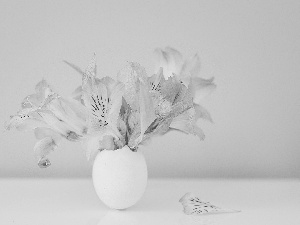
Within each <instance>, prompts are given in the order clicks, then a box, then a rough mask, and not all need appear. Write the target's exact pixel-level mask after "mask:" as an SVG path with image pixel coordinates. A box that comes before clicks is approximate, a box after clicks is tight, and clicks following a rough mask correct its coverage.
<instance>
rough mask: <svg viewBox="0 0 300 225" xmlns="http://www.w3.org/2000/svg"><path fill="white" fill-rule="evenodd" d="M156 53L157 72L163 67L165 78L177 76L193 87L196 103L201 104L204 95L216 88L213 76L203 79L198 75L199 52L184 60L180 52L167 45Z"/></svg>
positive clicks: (187, 85) (186, 84)
mask: <svg viewBox="0 0 300 225" xmlns="http://www.w3.org/2000/svg"><path fill="white" fill-rule="evenodd" d="M155 54H156V56H157V57H156V58H157V59H156V66H155V74H157V73H158V72H159V70H160V68H162V69H163V75H164V77H165V79H168V78H169V77H176V78H177V79H178V80H179V81H180V82H182V83H183V84H184V85H185V86H186V87H189V88H190V89H191V92H192V95H193V101H194V103H196V104H199V103H200V101H201V99H202V98H203V97H205V96H207V95H208V94H210V93H211V92H212V91H214V90H215V88H216V85H215V84H214V83H213V80H214V79H213V78H211V79H203V78H200V77H198V75H199V73H200V60H199V56H198V55H197V54H196V55H194V56H193V57H191V58H189V59H187V60H183V57H182V55H181V54H180V52H178V51H177V50H175V49H173V48H170V47H166V48H165V49H164V50H162V49H156V50H155Z"/></svg>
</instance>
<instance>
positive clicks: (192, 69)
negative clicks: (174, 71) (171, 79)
mask: <svg viewBox="0 0 300 225" xmlns="http://www.w3.org/2000/svg"><path fill="white" fill-rule="evenodd" d="M200 67H201V64H200V59H199V56H198V54H196V55H194V56H193V57H191V58H189V59H188V60H186V61H185V63H184V64H183V66H182V69H181V72H180V76H179V79H180V80H181V81H182V82H183V84H184V85H185V86H186V87H188V85H189V83H190V78H191V77H196V76H198V75H199V73H200Z"/></svg>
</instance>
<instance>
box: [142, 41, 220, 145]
mask: <svg viewBox="0 0 300 225" xmlns="http://www.w3.org/2000/svg"><path fill="white" fill-rule="evenodd" d="M155 53H156V55H157V62H156V68H155V74H154V75H153V76H151V77H150V78H149V79H148V81H149V83H150V86H151V91H150V93H151V96H152V98H153V102H154V105H155V112H156V115H157V117H158V119H157V123H156V124H155V123H154V124H153V127H154V126H155V129H153V128H151V129H152V133H155V132H159V133H161V132H162V131H163V132H166V131H167V130H168V129H167V128H172V129H177V130H180V131H183V132H185V133H189V134H195V135H197V136H198V137H199V138H200V139H201V140H203V139H204V137H205V136H204V133H203V131H202V130H201V129H200V128H199V127H198V126H197V124H196V123H197V120H198V119H199V118H203V119H206V120H209V121H211V122H212V119H211V117H210V114H209V113H208V111H207V110H206V109H205V108H203V107H202V106H200V105H199V101H200V100H201V98H203V97H204V96H205V95H207V94H209V93H210V92H211V91H213V90H214V89H215V87H216V86H215V84H214V83H213V79H209V80H205V79H202V78H200V77H197V75H198V74H199V70H200V61H199V57H198V56H197V55H195V56H194V57H192V58H191V59H189V60H186V61H184V60H183V58H182V56H181V54H180V53H179V52H178V51H176V50H175V49H172V48H169V47H167V48H165V50H162V49H156V50H155ZM158 123H161V124H163V123H164V125H163V126H162V125H160V126H158ZM158 129H159V130H158ZM149 133H150V132H149Z"/></svg>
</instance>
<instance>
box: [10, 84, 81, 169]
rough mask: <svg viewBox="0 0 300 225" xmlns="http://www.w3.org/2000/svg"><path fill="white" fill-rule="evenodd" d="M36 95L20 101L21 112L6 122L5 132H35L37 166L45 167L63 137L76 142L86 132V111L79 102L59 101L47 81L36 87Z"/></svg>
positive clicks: (58, 97)
mask: <svg viewBox="0 0 300 225" xmlns="http://www.w3.org/2000/svg"><path fill="white" fill-rule="evenodd" d="M35 89H36V93H35V94H32V95H29V96H27V97H26V98H25V99H24V101H23V102H22V110H20V111H19V112H18V113H17V115H15V116H12V117H11V119H10V120H9V121H8V122H7V123H6V129H7V130H10V129H12V128H16V129H18V130H31V129H34V131H35V136H36V137H37V139H39V141H38V142H37V143H36V145H35V147H34V152H35V155H36V157H37V159H38V165H39V166H40V167H48V166H49V165H50V161H49V160H48V159H47V157H46V156H47V155H48V154H49V153H50V152H51V151H53V150H54V149H55V148H56V147H57V146H58V143H59V142H60V140H61V139H62V138H66V139H67V140H70V141H76V140H78V139H79V138H80V137H82V135H83V134H84V133H85V130H86V126H85V111H84V109H83V108H82V106H80V105H79V104H78V103H76V102H74V101H72V100H66V99H64V98H61V97H60V96H59V95H58V94H56V93H54V92H53V91H52V90H51V88H50V87H49V85H48V84H47V82H46V81H45V80H42V81H41V82H39V83H38V84H37V85H36V88H35Z"/></svg>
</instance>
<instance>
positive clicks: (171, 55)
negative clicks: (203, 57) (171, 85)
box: [154, 47, 183, 79]
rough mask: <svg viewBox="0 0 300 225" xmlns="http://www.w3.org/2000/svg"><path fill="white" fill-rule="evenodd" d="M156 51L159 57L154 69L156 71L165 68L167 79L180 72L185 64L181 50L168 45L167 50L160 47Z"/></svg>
mask: <svg viewBox="0 0 300 225" xmlns="http://www.w3.org/2000/svg"><path fill="white" fill-rule="evenodd" d="M154 53H155V54H156V57H157V63H156V66H155V70H154V71H155V73H157V72H158V71H159V69H160V68H163V71H164V76H165V78H166V79H167V78H168V77H172V76H173V74H176V75H179V74H180V71H181V69H182V65H183V59H182V55H181V54H180V52H178V51H177V50H175V49H173V48H170V47H166V48H165V50H162V49H159V48H158V49H156V50H155V51H154Z"/></svg>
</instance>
